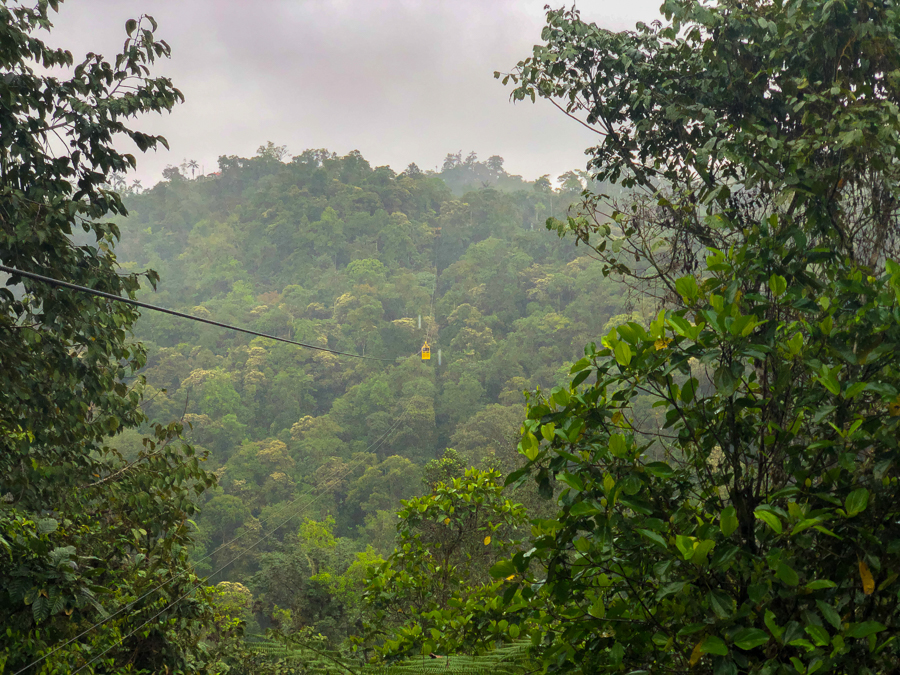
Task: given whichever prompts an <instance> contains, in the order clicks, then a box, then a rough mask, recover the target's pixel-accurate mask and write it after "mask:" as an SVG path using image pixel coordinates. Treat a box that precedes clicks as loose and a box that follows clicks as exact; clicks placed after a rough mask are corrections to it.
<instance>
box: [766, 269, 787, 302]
mask: <svg viewBox="0 0 900 675" xmlns="http://www.w3.org/2000/svg"><path fill="white" fill-rule="evenodd" d="M769 290H771V291H772V295H774V296H775V297H776V298H777V297H779V296H780V295H781V294H783V293H784V292H785V291H786V290H787V280H786V279H785V278H784V277H783V276H781V275H778V274H773V275H772V276H770V277H769Z"/></svg>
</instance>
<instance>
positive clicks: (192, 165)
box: [187, 159, 200, 178]
mask: <svg viewBox="0 0 900 675" xmlns="http://www.w3.org/2000/svg"><path fill="white" fill-rule="evenodd" d="M187 167H188V168H189V169H190V170H191V178H193V177H194V171H196V170H197V169H198V168H200V165H199V164H197V160H196V159H192V160H190V161H189V162H188V163H187Z"/></svg>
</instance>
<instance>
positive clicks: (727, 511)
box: [719, 506, 738, 537]
mask: <svg viewBox="0 0 900 675" xmlns="http://www.w3.org/2000/svg"><path fill="white" fill-rule="evenodd" d="M737 527H738V519H737V511H736V510H735V508H734V507H733V506H726V507H725V508H724V509H722V515H721V516H719V528H720V529H721V530H722V534H723V535H725V536H726V537H730V536H731V533H732V532H734V531H735V530H736V529H737Z"/></svg>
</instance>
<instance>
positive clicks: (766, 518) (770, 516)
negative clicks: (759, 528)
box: [753, 508, 781, 534]
mask: <svg viewBox="0 0 900 675" xmlns="http://www.w3.org/2000/svg"><path fill="white" fill-rule="evenodd" d="M753 515H754V516H756V517H757V518H758V519H759V520H761V521H763V522H764V523H765V524H766V525H768V526H769V527H770V528H772V530H773V531H774V532H775V534H781V520H780V519H779V518H778V516H777V515H775V514H774V513H772V512H771V511H767V510H764V509H760V508H757V509H756V511H754V512H753Z"/></svg>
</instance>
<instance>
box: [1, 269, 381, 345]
mask: <svg viewBox="0 0 900 675" xmlns="http://www.w3.org/2000/svg"><path fill="white" fill-rule="evenodd" d="M0 272H6V273H7V274H9V275H11V276H20V277H25V278H26V279H32V280H34V281H40V282H42V283H45V284H50V285H51V286H56V287H58V288H67V289H69V290H72V291H79V292H81V293H88V294H90V295H96V296H97V297H100V298H106V299H107V300H114V301H115V302H123V303H125V304H126V305H133V306H134V307H141V308H143V309H149V310H152V311H154V312H162V313H163V314H171V315H172V316H177V317H178V318H180V319H189V320H190V321H199V322H200V323H206V324H209V325H210V326H218V327H219V328H227V329H228V330H233V331H237V332H238V333H246V334H247V335H254V336H256V337H261V338H266V339H268V340H277V341H278V342H285V343H287V344H289V345H296V346H297V347H306V348H307V349H315V350H316V351H320V352H328V353H329V354H336V355H338V356H349V357H352V358H354V359H367V360H369V361H388V362H391V363H393V362H394V361H396V359H383V358H380V357H378V356H366V355H365V354H354V353H352V352H342V351H338V350H336V349H328V347H320V346H318V345H310V344H306V343H305V342H295V341H294V340H288V339H287V338H283V337H278V336H277V335H269V334H267V333H260V332H258V331H255V330H250V329H249V328H241V327H239V326H232V325H230V324H227V323H222V322H221V321H213V320H212V319H204V318H203V317H200V316H193V315H191V314H185V313H184V312H176V311H175V310H174V309H167V308H165V307H159V306H158V305H151V304H149V303H147V302H141V301H139V300H132V299H131V298H123V297H122V296H120V295H113V294H112V293H104V292H103V291H98V290H95V289H93V288H88V287H87V286H79V285H78V284H73V283H70V282H68V281H60V280H59V279H53V278H52V277H45V276H44V275H43V274H36V273H35V272H25V271H23V270H17V269H15V268H12V267H7V266H6V265H0Z"/></svg>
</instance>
